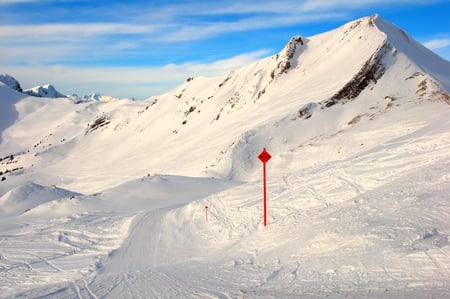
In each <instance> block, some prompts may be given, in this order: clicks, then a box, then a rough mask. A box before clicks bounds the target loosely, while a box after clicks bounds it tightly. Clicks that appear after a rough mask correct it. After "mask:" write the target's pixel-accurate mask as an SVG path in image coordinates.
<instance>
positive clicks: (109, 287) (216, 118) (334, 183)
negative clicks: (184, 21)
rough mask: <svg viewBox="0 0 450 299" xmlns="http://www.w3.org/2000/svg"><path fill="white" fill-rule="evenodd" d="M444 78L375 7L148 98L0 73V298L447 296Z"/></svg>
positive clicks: (448, 111) (448, 126) (449, 70)
mask: <svg viewBox="0 0 450 299" xmlns="http://www.w3.org/2000/svg"><path fill="white" fill-rule="evenodd" d="M350 54H351V55H352V56H351V57H352V58H353V59H352V60H351V61H349V60H348V57H349V55H350ZM344 65H345V67H344ZM449 79H450V67H449V62H447V61H444V60H442V59H441V58H439V57H438V56H436V55H435V54H433V53H431V52H429V51H428V50H426V49H425V48H423V47H422V46H421V45H419V44H418V43H416V42H414V41H413V40H412V38H411V37H409V36H408V35H407V34H406V33H404V32H402V31H401V30H400V29H399V28H397V27H395V26H394V25H392V24H390V23H388V22H387V21H384V20H382V19H381V18H380V17H378V16H372V17H367V18H363V19H360V20H356V21H354V22H351V23H349V24H345V25H343V26H342V27H340V28H338V29H336V30H333V31H330V32H327V33H323V34H318V35H316V36H313V37H308V38H305V37H294V38H293V39H291V40H290V41H289V42H288V44H287V45H286V47H285V48H284V49H282V50H281V51H280V53H279V54H278V55H275V56H272V57H268V58H266V59H263V60H261V61H258V62H255V63H254V64H252V65H249V66H247V67H244V68H242V69H240V70H236V71H235V72H232V73H230V74H227V75H225V76H223V77H220V78H194V79H188V80H187V81H186V82H184V83H183V84H182V85H181V86H180V87H179V88H177V89H175V90H173V91H171V92H168V93H167V94H164V95H161V96H159V97H154V98H150V99H148V100H146V101H142V102H133V101H128V100H120V101H113V102H82V103H79V104H74V103H73V101H71V100H69V99H64V98H56V99H48V98H33V97H27V96H23V95H21V94H19V93H16V92H15V91H14V92H12V91H10V90H8V89H6V88H7V87H5V86H0V97H1V100H2V102H1V103H2V105H4V107H8V109H10V110H14V111H15V113H13V114H9V113H4V112H3V111H7V110H3V108H2V115H3V114H5V115H7V116H8V117H9V118H10V119H9V121H8V123H7V124H6V123H5V125H4V128H3V132H2V140H1V145H0V153H1V155H0V156H1V157H2V161H0V171H1V172H2V174H1V175H0V177H2V176H3V177H5V180H3V181H1V182H0V196H1V197H0V215H1V218H0V277H1V280H0V297H1V298H323V297H330V298H446V297H449V296H450V273H449V271H450V259H449V257H450V246H449V241H448V238H449V234H450V221H449V219H450V198H449V194H450V175H449V173H448V169H450V155H449V152H450V106H449V95H448V91H449V89H450V85H449ZM8 111H9V110H8ZM263 147H266V148H267V149H268V151H269V152H270V153H271V155H272V159H271V160H270V161H269V162H268V164H267V171H268V182H267V188H268V226H267V227H264V226H263V225H262V218H263V217H262V216H263V215H262V209H263V205H262V182H261V180H262V173H261V171H262V165H261V162H260V161H259V160H258V158H257V155H258V154H259V153H260V151H261V150H262V148H263ZM13 169H14V170H13ZM6 170H8V172H6ZM205 206H208V221H206V217H205V216H206V215H205Z"/></svg>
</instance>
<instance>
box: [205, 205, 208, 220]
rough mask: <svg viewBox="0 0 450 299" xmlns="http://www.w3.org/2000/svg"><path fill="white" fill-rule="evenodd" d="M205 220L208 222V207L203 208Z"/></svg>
mask: <svg viewBox="0 0 450 299" xmlns="http://www.w3.org/2000/svg"><path fill="white" fill-rule="evenodd" d="M205 220H206V222H208V206H205Z"/></svg>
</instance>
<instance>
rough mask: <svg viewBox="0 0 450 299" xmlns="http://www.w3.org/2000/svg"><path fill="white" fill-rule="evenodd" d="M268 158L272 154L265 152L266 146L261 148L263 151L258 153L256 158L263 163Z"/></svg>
mask: <svg viewBox="0 0 450 299" xmlns="http://www.w3.org/2000/svg"><path fill="white" fill-rule="evenodd" d="M270 158H272V156H271V155H270V154H269V153H268V152H267V150H266V148H263V151H262V152H261V154H259V156H258V159H259V160H261V162H263V163H267V161H269V160H270Z"/></svg>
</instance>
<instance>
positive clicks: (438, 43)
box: [424, 38, 450, 50]
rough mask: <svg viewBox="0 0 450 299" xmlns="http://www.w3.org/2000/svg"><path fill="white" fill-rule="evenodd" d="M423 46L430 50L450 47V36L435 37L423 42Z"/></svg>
mask: <svg viewBox="0 0 450 299" xmlns="http://www.w3.org/2000/svg"><path fill="white" fill-rule="evenodd" d="M424 45H425V47H427V48H429V49H431V50H439V49H442V48H447V47H450V38H437V39H432V40H429V41H426V42H424Z"/></svg>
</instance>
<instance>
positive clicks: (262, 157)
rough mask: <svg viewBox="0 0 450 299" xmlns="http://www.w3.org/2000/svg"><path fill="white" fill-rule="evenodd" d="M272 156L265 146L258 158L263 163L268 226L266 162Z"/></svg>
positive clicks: (265, 210)
mask: <svg viewBox="0 0 450 299" xmlns="http://www.w3.org/2000/svg"><path fill="white" fill-rule="evenodd" d="M270 158H272V156H271V155H270V154H269V153H268V152H267V150H266V148H263V150H262V152H261V153H260V154H259V156H258V159H259V160H261V162H262V163H263V192H264V226H267V192H266V191H267V188H266V163H267V161H269V160H270Z"/></svg>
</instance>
